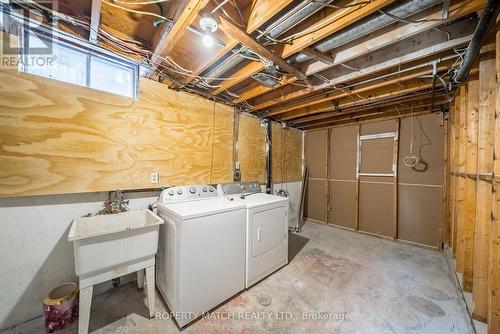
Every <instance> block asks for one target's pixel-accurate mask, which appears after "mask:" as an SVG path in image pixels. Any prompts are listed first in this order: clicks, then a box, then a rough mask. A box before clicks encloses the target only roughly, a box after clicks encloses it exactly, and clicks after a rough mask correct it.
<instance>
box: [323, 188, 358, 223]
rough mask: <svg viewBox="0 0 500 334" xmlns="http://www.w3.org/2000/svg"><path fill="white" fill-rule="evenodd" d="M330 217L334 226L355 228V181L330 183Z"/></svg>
mask: <svg viewBox="0 0 500 334" xmlns="http://www.w3.org/2000/svg"><path fill="white" fill-rule="evenodd" d="M330 193H331V196H330V207H331V210H330V213H329V214H330V217H329V219H328V222H329V223H331V224H335V225H340V226H345V227H348V228H352V229H354V228H356V210H357V206H356V181H347V182H346V181H331V182H330Z"/></svg>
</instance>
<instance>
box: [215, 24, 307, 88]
mask: <svg viewBox="0 0 500 334" xmlns="http://www.w3.org/2000/svg"><path fill="white" fill-rule="evenodd" d="M220 29H221V30H222V31H224V33H225V34H226V35H228V36H229V37H231V38H232V39H234V40H237V41H239V42H240V43H241V44H243V45H245V46H246V47H248V48H249V49H251V50H252V51H253V52H255V53H256V54H258V55H259V56H261V57H263V58H266V59H268V60H269V61H271V62H272V63H273V64H275V65H277V66H279V67H280V68H281V69H283V70H285V71H286V72H288V73H289V74H291V75H293V76H294V77H296V78H297V79H299V80H302V81H304V82H305V83H306V84H307V85H308V86H309V87H311V88H312V84H311V83H310V81H309V80H308V79H307V76H306V75H305V74H304V73H302V72H300V71H299V70H298V69H296V68H295V67H293V66H292V65H290V64H289V63H287V62H286V61H285V60H284V59H283V58H281V57H280V56H279V55H277V54H276V53H274V52H272V51H270V50H268V49H267V48H265V47H264V46H262V45H261V44H260V43H259V42H257V41H256V40H255V39H253V38H252V37H251V36H250V35H248V34H247V33H246V32H245V31H243V30H242V29H240V28H238V27H237V26H235V25H234V24H232V23H231V22H229V21H228V20H226V19H225V18H224V17H220Z"/></svg>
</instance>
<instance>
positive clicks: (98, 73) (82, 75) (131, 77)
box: [19, 30, 139, 99]
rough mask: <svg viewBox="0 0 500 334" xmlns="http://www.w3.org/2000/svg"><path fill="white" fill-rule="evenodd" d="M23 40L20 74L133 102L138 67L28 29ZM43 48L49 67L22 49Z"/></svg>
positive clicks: (136, 88) (137, 79) (135, 93)
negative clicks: (47, 50)
mask: <svg viewBox="0 0 500 334" xmlns="http://www.w3.org/2000/svg"><path fill="white" fill-rule="evenodd" d="M23 39H24V41H23V45H24V48H23V52H22V55H21V56H22V57H23V61H22V62H20V63H19V70H20V71H23V72H26V73H30V74H35V75H40V76H43V77H47V78H51V79H54V80H60V81H64V82H68V83H71V84H75V85H79V86H83V87H89V88H93V89H97V90H101V91H105V92H109V93H113V94H117V95H122V96H127V97H130V98H133V99H137V90H138V82H139V68H138V65H136V64H134V63H132V62H130V63H129V62H126V61H123V60H121V59H114V58H112V57H110V56H109V55H101V54H98V53H96V52H95V51H94V50H90V49H87V48H85V47H83V46H80V45H75V44H69V43H65V42H64V41H61V40H51V39H48V38H46V37H44V36H43V35H40V34H37V33H36V32H34V31H30V30H25V33H24V34H23ZM46 45H50V47H51V50H50V57H49V58H50V64H49V63H47V61H40V62H38V63H37V62H36V61H32V60H30V59H28V58H36V57H33V54H32V52H31V51H29V52H26V50H35V49H36V48H41V47H43V46H46ZM44 57H45V56H44ZM45 58H46V57H45Z"/></svg>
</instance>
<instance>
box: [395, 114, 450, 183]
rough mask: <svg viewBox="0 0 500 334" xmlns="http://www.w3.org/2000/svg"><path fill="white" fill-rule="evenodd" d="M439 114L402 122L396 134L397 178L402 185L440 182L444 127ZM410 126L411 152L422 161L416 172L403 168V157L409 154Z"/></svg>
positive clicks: (441, 180)
mask: <svg viewBox="0 0 500 334" xmlns="http://www.w3.org/2000/svg"><path fill="white" fill-rule="evenodd" d="M441 120H442V115H441V114H429V115H422V116H417V117H413V121H412V122H410V118H409V117H407V118H403V119H401V126H400V132H399V133H400V134H399V166H398V179H399V182H403V183H418V184H435V185H441V184H442V182H443V127H442V126H441V125H440V124H441ZM411 123H413V135H414V136H415V138H414V140H413V153H414V154H416V155H417V156H420V157H421V158H422V160H423V161H424V162H425V164H427V165H426V167H427V169H425V165H424V164H421V165H419V166H417V170H414V169H412V168H409V167H406V166H405V165H404V163H403V160H404V158H405V156H407V155H408V154H410V139H411V126H410V124H411Z"/></svg>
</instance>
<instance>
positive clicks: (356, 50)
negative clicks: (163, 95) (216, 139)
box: [233, 0, 485, 103]
mask: <svg viewBox="0 0 500 334" xmlns="http://www.w3.org/2000/svg"><path fill="white" fill-rule="evenodd" d="M484 3H485V1H484V0H475V1H467V2H458V1H455V2H454V3H453V5H452V6H451V7H450V12H449V18H448V20H449V21H452V20H456V19H458V18H460V17H463V16H466V15H468V14H471V13H474V12H477V11H478V10H480V9H481V8H483V6H484ZM441 16H442V8H441V7H439V6H438V7H433V8H430V9H428V10H426V11H423V12H422V13H418V14H417V15H416V16H415V17H413V18H411V19H412V20H415V21H421V20H424V21H422V22H421V23H416V24H405V25H402V26H401V25H398V26H396V27H395V28H394V29H393V30H391V31H388V32H386V33H384V34H381V35H379V36H376V37H374V38H371V39H369V40H366V41H364V42H361V43H359V44H357V45H354V46H353V47H351V48H345V49H343V50H341V51H339V52H338V53H336V54H335V56H334V60H333V61H330V62H328V61H327V59H325V58H324V55H322V54H321V53H320V55H321V56H318V55H316V56H315V55H314V54H312V53H311V51H310V49H309V48H306V49H304V50H303V51H301V52H303V53H305V54H308V52H309V53H310V54H309V55H311V56H312V57H313V58H316V59H318V61H312V62H309V63H307V64H306V65H305V66H304V68H303V72H305V74H306V75H308V76H309V75H312V74H314V73H319V72H321V71H324V70H326V69H328V68H331V67H333V66H336V65H339V64H342V63H345V62H347V61H349V60H352V59H355V58H360V57H363V56H364V55H367V54H369V53H371V52H374V51H377V50H380V49H382V48H384V47H388V46H390V45H394V44H397V43H399V42H401V41H403V40H405V39H408V38H410V37H413V36H415V35H418V34H420V33H422V32H425V31H427V30H430V29H433V28H436V27H438V26H439V25H442V24H443V21H442V19H441ZM308 49H309V50H308ZM313 51H315V50H313ZM315 52H316V53H318V52H317V51H315ZM320 57H321V58H320ZM285 84H286V83H283V82H282V83H281V84H280V87H281V86H284V85H285ZM275 88H278V87H275ZM275 88H269V87H266V86H257V87H254V88H252V89H249V90H247V91H245V93H243V94H240V97H239V98H238V99H236V100H234V101H233V102H234V103H239V102H242V101H247V100H249V99H251V98H254V97H257V96H259V95H262V94H264V93H267V92H269V91H271V90H273V89H275Z"/></svg>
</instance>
